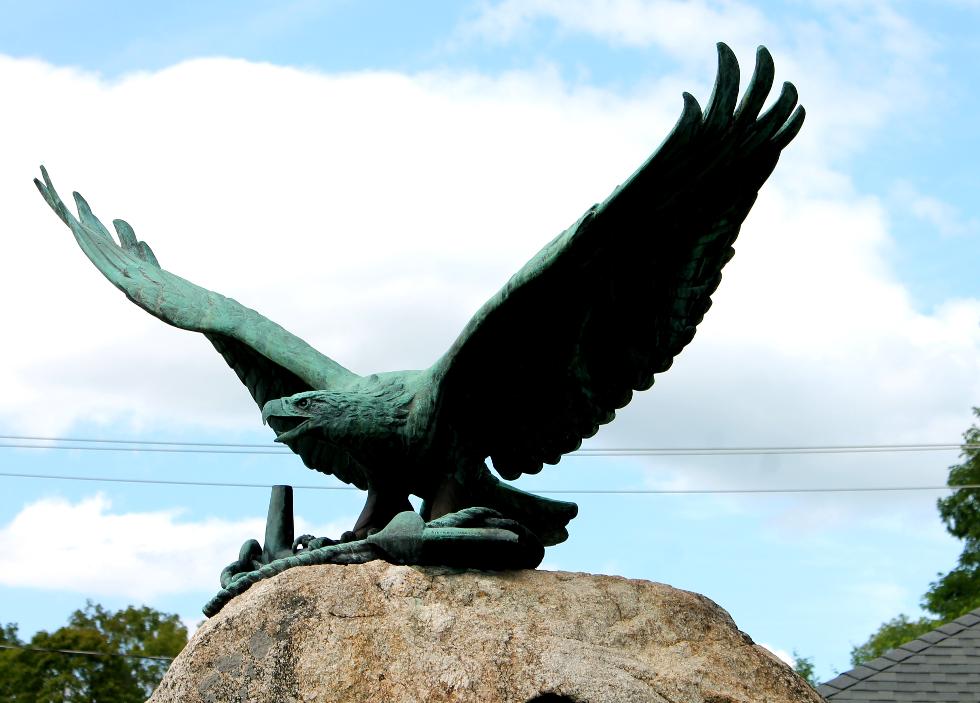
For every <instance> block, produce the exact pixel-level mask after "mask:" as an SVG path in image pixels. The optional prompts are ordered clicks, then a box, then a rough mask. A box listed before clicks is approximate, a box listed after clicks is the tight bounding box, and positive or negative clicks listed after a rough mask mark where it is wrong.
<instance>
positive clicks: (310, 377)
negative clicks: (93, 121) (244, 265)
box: [34, 166, 366, 488]
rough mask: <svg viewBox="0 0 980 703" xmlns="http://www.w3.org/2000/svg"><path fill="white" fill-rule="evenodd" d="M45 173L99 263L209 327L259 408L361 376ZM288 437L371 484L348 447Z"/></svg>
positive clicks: (171, 312)
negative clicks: (169, 260) (167, 262)
mask: <svg viewBox="0 0 980 703" xmlns="http://www.w3.org/2000/svg"><path fill="white" fill-rule="evenodd" d="M41 175H42V177H43V179H44V182H43V183H42V182H41V181H38V180H37V179H35V180H34V183H35V184H36V185H37V187H38V190H40V191H41V195H42V196H44V199H45V201H47V203H48V205H50V206H51V209H52V210H54V211H55V213H57V215H58V216H59V217H60V218H61V220H62V221H63V222H64V223H65V224H66V225H68V227H69V228H70V229H71V231H72V233H73V234H74V235H75V241H77V242H78V245H79V247H81V249H82V251H83V252H84V253H85V255H86V256H87V257H88V258H89V260H90V261H91V262H92V263H93V264H95V267H96V268H98V269H99V271H101V272H102V274H103V275H104V276H105V277H106V278H107V279H108V280H109V281H110V282H111V283H112V284H113V285H114V286H115V287H116V288H118V289H119V290H121V291H122V292H123V293H125V294H126V297H127V298H129V299H130V300H131V301H133V302H134V303H136V304H137V305H138V306H139V307H141V308H143V309H144V310H146V311H147V312H148V313H150V314H151V315H153V316H154V317H157V318H158V319H160V320H163V321H164V322H166V323H168V324H170V325H173V326H174V327H179V328H181V329H185V330H191V331H194V332H201V333H203V334H204V336H205V337H207V338H208V340H210V342H211V343H212V344H213V345H214V347H215V349H217V350H218V352H219V353H220V354H221V355H222V357H224V359H225V361H226V362H227V363H228V365H229V366H231V368H232V369H234V371H235V373H236V374H237V375H238V377H239V378H240V379H241V381H242V383H244V384H245V386H246V387H247V388H248V391H249V393H250V394H251V396H252V398H253V399H254V400H255V402H256V403H257V404H258V406H259V407H260V408H261V407H262V406H263V405H264V404H265V403H266V402H267V401H269V400H273V399H275V398H281V397H284V396H289V395H293V394H294V393H300V392H303V391H309V390H318V389H328V388H331V389H332V388H343V387H344V386H346V385H348V384H349V383H351V382H353V381H354V380H356V379H358V378H359V376H357V375H356V374H354V373H352V372H350V371H348V370H347V369H345V368H344V367H343V366H341V365H340V364H338V363H337V362H335V361H333V360H332V359H330V358H329V357H327V356H324V355H323V354H321V353H320V352H318V351H317V350H316V349H314V348H313V347H311V346H310V345H309V344H307V343H306V342H304V341H303V340H302V339H300V338H299V337H297V336H296V335H293V334H291V333H290V332H288V331H286V330H285V329H283V328H282V327H281V326H279V325H277V324H276V323H275V322H273V321H272V320H269V319H268V318H266V317H263V316H262V315H260V314H259V313H257V312H256V311H255V310H252V309H250V308H247V307H245V306H244V305H242V304H241V303H239V302H237V301H235V300H232V299H231V298H226V297H225V296H223V295H220V294H218V293H215V292H213V291H209V290H207V289H206V288H202V287H200V286H198V285H195V284H194V283H191V282H190V281H187V280H185V279H183V278H181V277H180V276H176V275H174V274H172V273H170V272H169V271H165V270H164V269H162V268H160V265H159V263H158V262H157V259H156V256H155V255H154V254H153V251H152V250H151V249H150V247H149V246H148V245H147V244H146V243H145V242H141V241H138V240H137V239H136V234H135V233H134V232H133V228H132V227H130V226H129V224H127V223H126V222H125V221H123V220H113V225H114V227H115V229H116V234H117V236H118V238H119V242H118V243H117V242H116V241H115V240H114V239H113V237H112V235H111V234H109V231H108V230H107V229H106V227H105V226H104V225H103V224H102V222H100V221H99V219H98V218H97V217H96V216H95V215H94V214H92V210H91V208H90V207H89V205H88V203H86V202H85V199H84V198H82V196H81V195H79V194H78V193H75V194H74V196H75V203H76V205H77V208H78V217H77V218H76V217H75V216H74V215H73V214H72V213H71V212H70V211H69V210H68V208H67V207H66V206H65V204H64V202H62V200H61V198H60V197H59V196H58V193H57V192H56V191H55V189H54V186H53V185H52V183H51V179H50V178H49V177H48V173H47V171H46V170H45V169H44V167H43V166H42V167H41ZM297 422H298V421H297V420H295V419H291V418H273V419H272V420H271V421H270V424H271V426H272V428H273V429H274V430H275V431H276V433H277V434H281V433H282V432H285V431H286V430H288V429H291V428H292V426H293V425H295V424H296V423H297ZM287 444H288V445H289V446H290V448H291V449H292V450H293V451H294V452H296V453H297V454H299V455H300V456H301V457H302V459H303V462H304V463H305V464H306V465H307V466H308V467H310V468H312V469H317V470H318V471H323V472H324V473H335V474H336V475H337V476H338V477H339V478H341V479H342V480H344V481H347V482H348V483H354V484H355V485H358V486H359V487H361V488H366V485H364V481H363V470H362V469H361V467H360V466H359V465H358V464H357V463H356V462H355V461H354V460H353V459H352V458H351V457H350V456H349V455H348V454H347V453H346V452H343V451H342V450H340V449H338V448H336V447H334V446H332V445H328V444H326V443H325V442H321V441H318V440H316V439H315V438H311V437H302V438H299V439H297V440H295V441H292V442H288V443H287Z"/></svg>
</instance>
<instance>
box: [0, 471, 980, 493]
mask: <svg viewBox="0 0 980 703" xmlns="http://www.w3.org/2000/svg"><path fill="white" fill-rule="evenodd" d="M0 476H2V477H7V478H37V479H50V480H55V481H104V482H106V483H141V484H157V485H166V486H214V487H222V488H272V484H270V483H230V482H225V481H175V480H161V479H149V478H116V477H112V476H66V475H54V474H29V473H14V472H6V471H5V472H0ZM293 488H300V489H310V490H315V491H357V490H360V489H358V488H355V487H354V486H335V485H327V486H321V485H316V486H314V485H309V484H307V485H294V486H293ZM966 488H980V484H972V483H970V484H958V485H953V486H948V485H943V486H856V487H844V486H841V487H830V488H816V487H807V488H622V489H620V488H609V489H603V488H564V489H552V490H541V491H536V492H537V493H542V494H546V495H547V494H552V495H553V494H559V493H577V494H593V495H634V494H636V495H641V494H660V495H681V494H701V493H871V492H879V491H945V490H963V489H966Z"/></svg>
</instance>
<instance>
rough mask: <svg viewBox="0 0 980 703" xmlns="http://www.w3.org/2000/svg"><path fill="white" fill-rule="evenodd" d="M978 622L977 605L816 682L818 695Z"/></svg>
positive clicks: (848, 684) (850, 683)
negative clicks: (867, 659)
mask: <svg viewBox="0 0 980 703" xmlns="http://www.w3.org/2000/svg"><path fill="white" fill-rule="evenodd" d="M978 624H980V608H974V609H973V610H971V611H969V612H968V613H964V614H963V615H961V616H959V617H958V618H956V619H955V620H950V621H949V622H947V623H944V624H942V625H939V626H938V627H936V628H934V629H932V630H929V632H926V633H924V634H922V635H920V636H919V637H916V638H915V639H912V640H909V641H908V642H905V643H903V644H900V645H899V646H897V647H894V648H892V649H889V650H888V651H887V652H884V653H883V654H882V655H881V656H880V657H876V658H875V659H872V660H871V661H866V662H863V663H861V664H858V665H857V666H856V667H854V668H853V669H851V670H849V671H845V672H843V673H841V674H838V675H837V676H836V677H835V678H833V679H831V680H830V681H826V682H824V683H822V684H820V685H819V686H818V687H817V692H818V693H819V694H820V695H822V696H827V695H830V694H833V693H837V692H839V691H843V690H845V689H848V688H850V687H851V686H853V685H854V684H857V683H860V682H861V681H864V680H865V679H867V678H869V677H871V676H874V675H875V674H877V673H879V672H882V671H887V670H888V669H890V668H891V667H893V666H895V665H896V664H899V663H900V662H903V661H905V660H906V659H908V658H909V657H912V656H915V655H916V654H920V653H921V652H924V651H925V650H927V649H929V648H930V647H932V646H933V645H934V644H938V643H939V642H942V641H943V640H945V639H947V638H949V637H952V636H954V635H958V634H959V633H961V632H963V630H966V629H969V628H973V627H975V626H976V625H978Z"/></svg>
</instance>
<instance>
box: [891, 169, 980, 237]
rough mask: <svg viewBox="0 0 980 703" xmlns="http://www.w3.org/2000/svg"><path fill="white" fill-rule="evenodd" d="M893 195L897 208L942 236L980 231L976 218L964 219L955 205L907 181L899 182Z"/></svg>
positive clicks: (979, 223)
mask: <svg viewBox="0 0 980 703" xmlns="http://www.w3.org/2000/svg"><path fill="white" fill-rule="evenodd" d="M891 195H892V201H893V207H894V208H895V210H897V211H898V212H908V213H909V214H911V215H912V216H913V217H915V218H916V219H918V220H920V221H921V222H922V223H923V224H925V225H926V227H928V228H929V230H930V231H932V232H935V233H936V234H939V235H940V236H943V237H957V236H962V235H966V234H975V233H977V232H980V221H978V220H977V219H976V218H969V219H964V217H963V215H962V214H961V213H960V212H959V211H958V210H957V209H956V208H955V207H953V206H952V205H950V204H949V203H947V202H945V201H943V200H941V199H940V198H937V197H935V196H932V195H928V194H926V193H922V192H921V191H919V190H917V189H916V188H915V187H914V186H913V185H912V184H911V183H908V182H907V181H901V182H899V183H897V184H896V185H895V188H894V189H893V192H892V194H891Z"/></svg>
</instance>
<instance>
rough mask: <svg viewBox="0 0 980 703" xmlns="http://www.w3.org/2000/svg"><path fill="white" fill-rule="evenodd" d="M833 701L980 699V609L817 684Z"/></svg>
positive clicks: (955, 702) (946, 702)
mask: <svg viewBox="0 0 980 703" xmlns="http://www.w3.org/2000/svg"><path fill="white" fill-rule="evenodd" d="M817 693H819V694H820V695H821V696H823V697H824V698H826V699H827V700H828V701H832V702H833V703H845V702H847V701H879V702H880V703H885V702H886V701H901V702H902V703H978V702H980V608H977V609H976V610H973V611H971V612H969V613H967V614H966V615H964V616H963V617H960V618H957V619H956V620H953V622H950V623H947V624H945V625H942V626H940V627H938V628H936V629H935V630H933V631H932V632H927V633H926V634H924V635H922V637H919V638H918V639H914V640H912V641H911V642H906V643H905V644H903V645H902V646H901V647H897V648H895V649H890V650H888V651H887V652H885V653H884V654H883V655H881V656H880V657H878V658H877V659H875V660H873V661H869V662H865V663H864V664H862V665H860V666H858V667H856V668H854V669H851V670H850V671H847V672H845V673H843V674H841V675H840V676H838V677H837V678H836V679H832V680H830V681H828V682H827V683H824V684H821V685H820V686H818V687H817Z"/></svg>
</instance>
